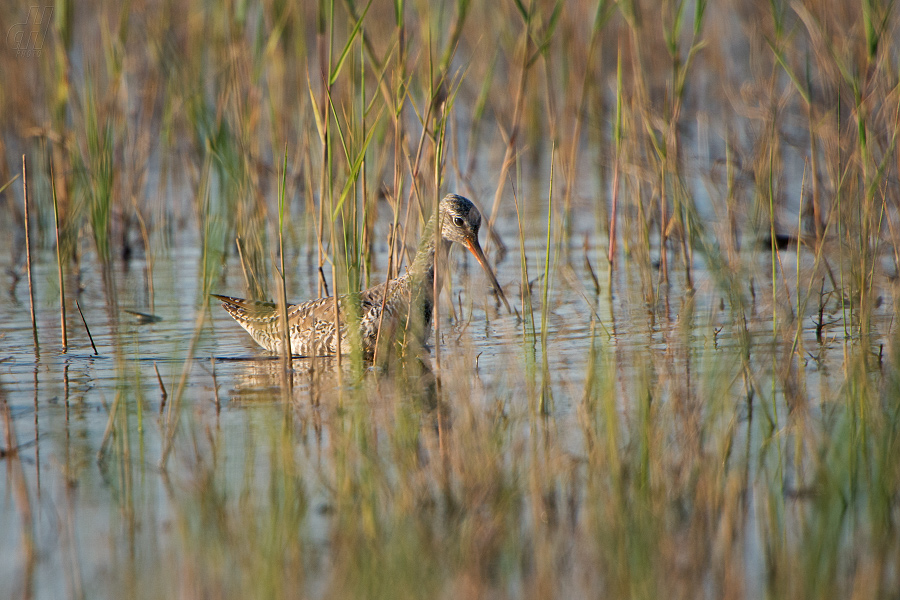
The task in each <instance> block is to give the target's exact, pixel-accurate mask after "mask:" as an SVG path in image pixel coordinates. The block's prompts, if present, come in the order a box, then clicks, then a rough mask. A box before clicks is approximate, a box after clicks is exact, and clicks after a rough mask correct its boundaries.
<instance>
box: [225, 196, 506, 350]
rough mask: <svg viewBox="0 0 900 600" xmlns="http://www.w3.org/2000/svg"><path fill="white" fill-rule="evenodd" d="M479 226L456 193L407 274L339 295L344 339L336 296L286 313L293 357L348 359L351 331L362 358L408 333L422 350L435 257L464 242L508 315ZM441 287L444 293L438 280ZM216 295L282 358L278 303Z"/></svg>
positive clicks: (295, 306)
mask: <svg viewBox="0 0 900 600" xmlns="http://www.w3.org/2000/svg"><path fill="white" fill-rule="evenodd" d="M437 217H439V218H440V238H441V239H440V243H438V242H437V240H435V223H434V219H435V218H437ZM480 227H481V213H480V212H478V209H477V208H475V205H474V204H472V202H471V201H470V200H469V199H468V198H464V197H462V196H459V195H457V194H448V195H447V196H445V197H444V199H443V200H441V202H440V205H439V207H438V211H437V215H432V217H431V219H430V220H429V222H428V224H427V225H426V226H425V229H424V232H423V238H422V241H421V242H420V243H419V249H418V251H417V252H416V256H415V258H414V259H413V262H412V264H411V265H410V267H409V269H408V270H407V272H406V273H405V274H404V275H402V276H401V277H398V278H396V279H392V280H389V281H387V282H385V283H382V284H380V285H376V286H374V287H370V288H369V289H367V290H363V291H361V292H358V293H355V294H344V295H341V296H338V298H337V303H338V314H339V318H338V319H337V321H338V323H339V325H340V335H338V334H337V329H336V328H335V314H334V313H335V311H334V298H330V297H329V298H320V299H318V300H310V301H309V302H303V303H301V304H292V305H289V306H288V307H287V322H288V339H289V340H290V346H291V354H293V355H295V356H314V355H315V356H325V355H331V354H337V352H338V344H340V353H341V354H348V353H349V352H350V351H351V348H352V347H353V344H354V341H353V340H352V339H351V337H350V336H351V335H356V334H355V333H354V332H353V330H351V329H350V327H353V328H355V329H356V332H357V333H358V336H359V337H358V338H357V339H358V340H359V344H360V346H361V349H362V352H363V354H364V355H365V356H366V357H368V358H372V357H373V355H374V354H375V347H376V344H377V343H384V342H378V340H379V339H381V340H394V339H401V338H399V337H397V336H398V335H402V336H403V338H402V339H403V340H410V339H412V340H414V341H416V342H417V343H419V344H422V343H424V342H425V340H426V339H427V337H428V332H429V330H430V329H431V327H430V325H431V313H432V310H433V308H434V291H435V285H434V281H435V280H434V278H435V254H438V255H439V257H440V259H439V260H441V261H443V260H444V259H445V257H446V256H447V254H448V253H449V251H450V247H451V246H452V244H453V242H456V243H458V244H462V245H463V246H465V247H466V248H468V250H469V252H471V253H472V254H473V255H474V256H475V258H476V259H477V260H478V262H479V264H481V266H482V268H483V269H484V271H485V273H486V274H487V276H488V279H489V280H490V282H491V285H492V286H493V288H494V289H495V290H496V291H497V294H498V295H499V296H500V298H501V299H502V300H503V303H504V304H505V305H506V309H507V310H510V307H509V302H507V300H506V296H504V294H503V289H502V288H501V287H500V284H499V283H498V282H497V278H496V277H495V276H494V272H493V271H492V270H491V268H490V266H489V265H488V262H487V259H486V258H485V256H484V252H483V251H482V250H481V245H480V244H479V243H478V229H479V228H480ZM437 281H438V286H437V287H438V290H440V285H441V277H440V275H439V274H438V280H437ZM213 296H214V297H215V298H218V299H219V300H221V301H222V306H223V307H224V308H225V310H226V311H228V314H230V315H231V316H232V317H234V320H235V321H237V322H238V324H240V326H241V327H243V328H244V329H246V330H247V332H248V333H249V334H250V335H251V336H253V339H254V340H256V342H257V343H258V344H259V345H260V346H262V347H263V348H265V349H266V350H269V351H271V352H278V353H280V352H281V347H282V344H283V342H282V339H283V336H282V333H281V326H282V325H281V323H282V321H281V318H280V317H279V309H278V306H277V305H276V304H275V303H273V302H253V301H249V300H243V299H241V298H231V297H229V296H220V295H218V294H213ZM510 312H512V311H511V310H510ZM354 315H358V317H356V316H354ZM379 331H381V334H380V335H379Z"/></svg>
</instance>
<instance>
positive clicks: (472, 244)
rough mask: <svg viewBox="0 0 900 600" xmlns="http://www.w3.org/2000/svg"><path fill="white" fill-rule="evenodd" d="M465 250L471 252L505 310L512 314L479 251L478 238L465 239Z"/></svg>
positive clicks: (501, 290) (504, 295)
mask: <svg viewBox="0 0 900 600" xmlns="http://www.w3.org/2000/svg"><path fill="white" fill-rule="evenodd" d="M466 248H468V249H469V252H471V253H472V255H473V256H474V257H475V258H476V260H478V263H479V264H480V265H481V268H482V269H484V272H485V273H487V276H488V279H490V280H491V285H492V286H494V289H495V290H496V291H497V295H498V296H500V299H501V300H503V304H504V305H506V310H508V311H509V313H510V314H512V308H510V306H509V302H507V301H506V294H504V293H503V288H501V287H500V283H499V282H498V281H497V277H496V276H495V275H494V271H492V270H491V266H490V265H489V264H488V261H487V258H485V256H484V252H483V251H482V250H481V244H479V243H478V238H469V239H467V240H466Z"/></svg>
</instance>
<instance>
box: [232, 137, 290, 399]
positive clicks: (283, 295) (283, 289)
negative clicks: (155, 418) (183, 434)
mask: <svg viewBox="0 0 900 600" xmlns="http://www.w3.org/2000/svg"><path fill="white" fill-rule="evenodd" d="M279 188H280V189H279V190H278V256H279V260H280V263H281V264H280V267H281V268H280V269H279V272H278V291H279V295H278V305H279V306H278V318H279V320H280V321H281V327H280V328H279V329H280V331H281V394H282V399H283V400H285V401H287V400H290V399H291V398H292V397H293V383H294V376H293V374H292V373H291V370H292V369H293V356H292V355H293V353H292V352H291V334H290V330H289V322H288V310H287V306H288V304H287V283H286V281H285V269H284V207H285V195H286V194H287V142H285V145H284V159H283V160H282V163H281V181H279ZM217 407H218V405H217Z"/></svg>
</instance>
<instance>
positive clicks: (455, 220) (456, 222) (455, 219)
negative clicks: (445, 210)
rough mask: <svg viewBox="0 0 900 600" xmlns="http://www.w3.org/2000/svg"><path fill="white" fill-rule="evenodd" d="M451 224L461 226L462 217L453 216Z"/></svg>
mask: <svg viewBox="0 0 900 600" xmlns="http://www.w3.org/2000/svg"><path fill="white" fill-rule="evenodd" d="M453 224H454V225H456V226H457V227H462V226H463V220H462V217H453Z"/></svg>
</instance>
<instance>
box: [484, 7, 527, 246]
mask: <svg viewBox="0 0 900 600" xmlns="http://www.w3.org/2000/svg"><path fill="white" fill-rule="evenodd" d="M530 34H531V26H530V23H529V24H527V25H526V26H525V31H523V32H522V40H523V41H522V45H523V46H524V47H523V48H522V65H521V70H520V72H519V85H518V87H517V89H516V99H515V103H514V105H513V106H514V109H513V119H512V123H511V125H510V128H509V138H508V140H507V143H506V154H505V155H504V157H503V162H502V163H501V167H500V175H499V177H498V178H497V191H496V192H495V193H494V205H493V206H492V207H491V216H490V218H489V219H488V220H487V225H488V228H489V229H490V230H491V231H493V230H494V224H495V223H496V222H497V213H498V212H499V210H500V200H501V198H502V197H503V188H504V186H505V185H506V176H507V173H509V167H510V165H512V163H513V160H514V159H515V156H516V140H517V139H518V137H519V122H520V121H521V120H522V111H523V109H524V105H525V85H526V83H527V82H528V69H529V65H528V49H529V48H530V46H531V44H529V39H530V37H529V36H530ZM493 239H494V238H493V237H489V238H488V239H487V240H485V242H486V243H485V246H486V245H487V242H490V241H491V240H493ZM498 240H499V238H498Z"/></svg>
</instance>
